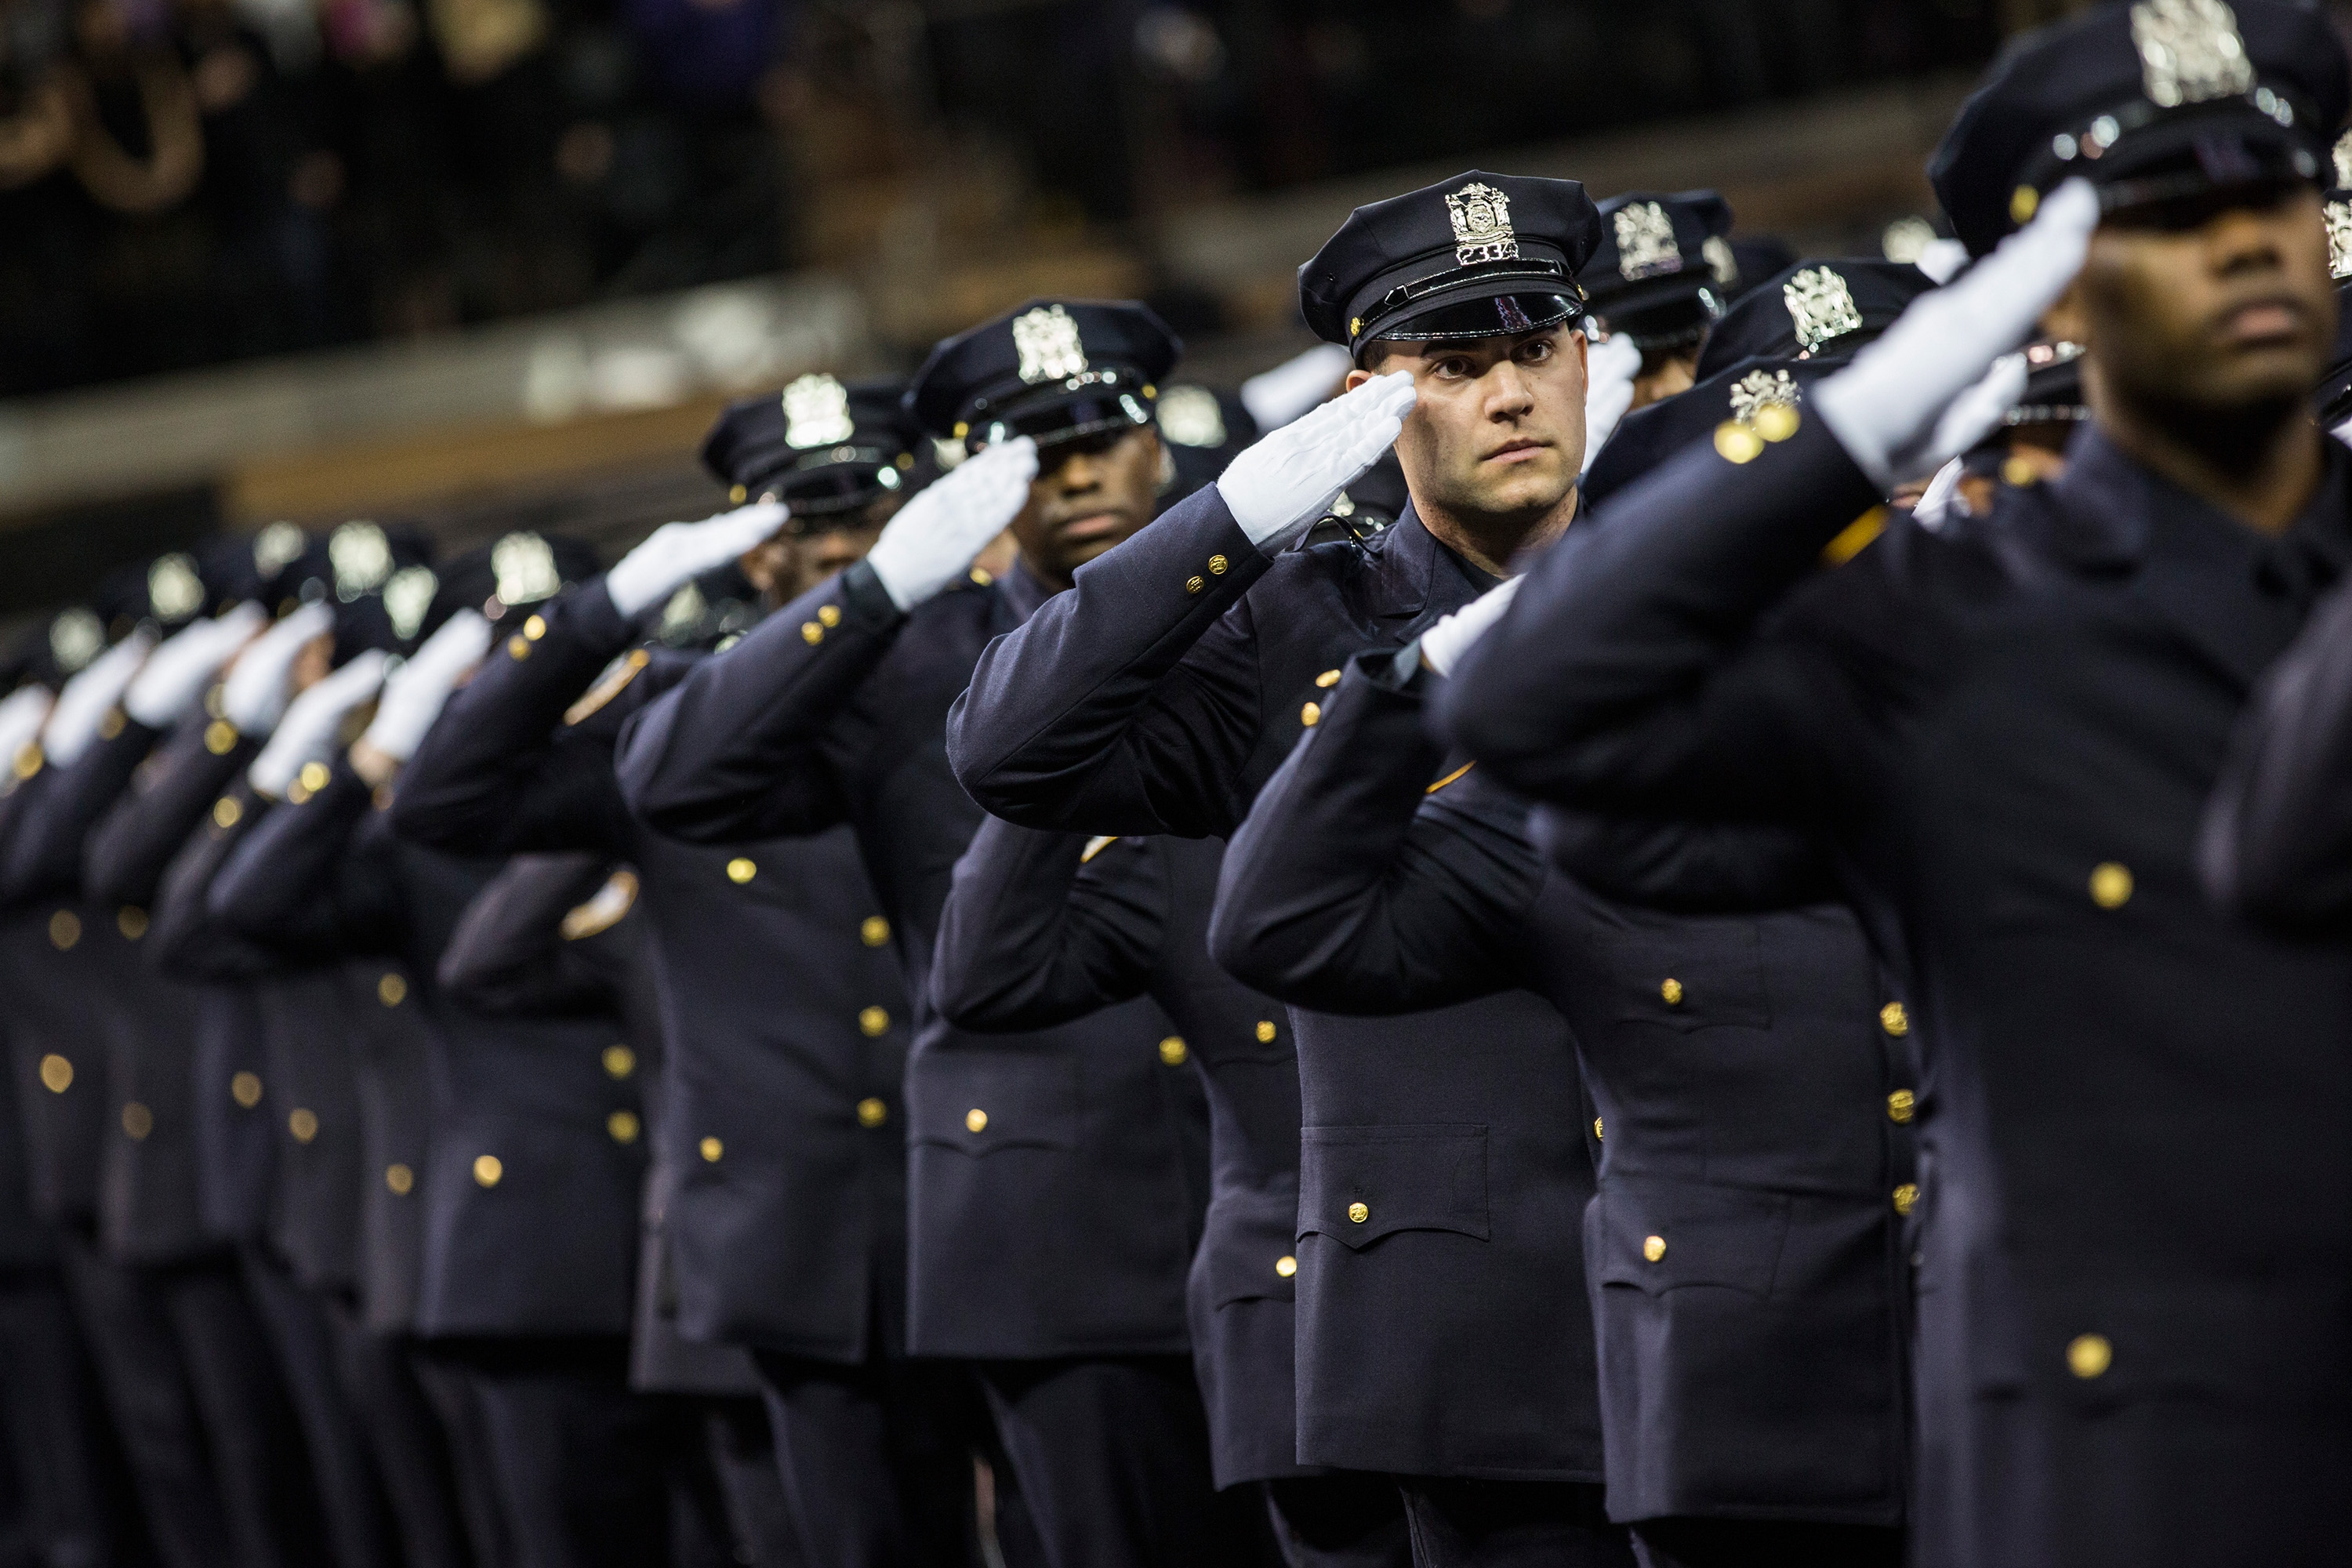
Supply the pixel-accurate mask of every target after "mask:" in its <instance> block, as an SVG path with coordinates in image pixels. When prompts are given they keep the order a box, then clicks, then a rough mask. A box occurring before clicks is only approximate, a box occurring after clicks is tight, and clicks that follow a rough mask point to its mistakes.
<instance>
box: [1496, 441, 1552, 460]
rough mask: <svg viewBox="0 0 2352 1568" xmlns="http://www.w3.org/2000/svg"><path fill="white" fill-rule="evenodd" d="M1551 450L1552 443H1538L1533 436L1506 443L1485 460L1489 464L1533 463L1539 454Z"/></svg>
mask: <svg viewBox="0 0 2352 1568" xmlns="http://www.w3.org/2000/svg"><path fill="white" fill-rule="evenodd" d="M1550 449H1551V443H1550V442H1549V441H1538V440H1537V439H1536V438H1535V437H1532V436H1520V437H1515V438H1514V439H1511V440H1508V441H1506V442H1504V443H1503V444H1502V445H1501V446H1499V447H1496V448H1495V449H1494V450H1493V451H1491V452H1489V453H1487V454H1486V458H1484V459H1483V460H1484V461H1486V462H1489V463H1524V462H1528V461H1531V460H1532V459H1533V458H1535V455H1536V454H1537V453H1538V452H1548V451H1549V450H1550Z"/></svg>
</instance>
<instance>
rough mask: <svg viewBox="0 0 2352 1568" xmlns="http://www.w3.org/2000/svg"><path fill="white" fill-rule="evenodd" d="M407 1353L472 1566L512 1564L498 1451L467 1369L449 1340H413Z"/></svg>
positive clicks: (500, 1567)
mask: <svg viewBox="0 0 2352 1568" xmlns="http://www.w3.org/2000/svg"><path fill="white" fill-rule="evenodd" d="M409 1353H410V1365H411V1366H412V1368H413V1369H414V1370H415V1373H416V1385H417V1386H418V1387H419V1388H421V1389H422V1390H424V1392H425V1402H426V1403H427V1404H428V1405H431V1406H432V1408H433V1415H434V1419H435V1421H436V1423H437V1424H438V1426H440V1429H441V1436H442V1438H443V1440H444V1441H446V1443H447V1444H448V1446H449V1459H450V1464H451V1468H454V1469H455V1470H456V1471H457V1513H458V1517H459V1518H460V1519H462V1520H464V1521H465V1523H466V1541H467V1545H468V1547H469V1548H470V1554H471V1555H472V1557H473V1560H474V1563H475V1568H514V1565H515V1561H516V1559H515V1544H514V1538H513V1532H512V1531H509V1529H508V1528H507V1516H506V1508H505V1506H504V1505H503V1504H502V1503H501V1502H500V1501H499V1488H498V1478H497V1474H496V1471H497V1468H498V1456H497V1454H496V1453H495V1452H494V1451H493V1449H492V1446H491V1442H490V1428H489V1421H488V1416H487V1415H485V1414H484V1413H483V1409H482V1398H481V1391H480V1390H479V1389H478V1387H477V1386H476V1385H475V1383H474V1378H473V1373H471V1371H470V1370H469V1369H468V1368H467V1365H466V1363H465V1361H464V1359H463V1358H462V1356H461V1354H460V1353H459V1348H458V1346H457V1344H456V1343H455V1342H442V1341H434V1340H418V1341H413V1342H411V1344H410V1352H409Z"/></svg>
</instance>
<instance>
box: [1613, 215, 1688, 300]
mask: <svg viewBox="0 0 2352 1568" xmlns="http://www.w3.org/2000/svg"><path fill="white" fill-rule="evenodd" d="M1612 216H1613V220H1614V222H1615V223H1616V226H1617V271H1618V273H1619V275H1620V276H1622V278H1624V279H1626V280H1627V281H1628V282H1631V281H1632V280H1633V279H1636V278H1654V277H1656V276H1657V275H1659V274H1660V273H1664V272H1680V271H1681V270H1682V269H1683V253H1682V250H1681V248H1680V247H1677V246H1676V245H1675V224H1674V220H1673V219H1672V218H1670V217H1668V216H1666V209H1665V208H1664V207H1663V206H1661V205H1658V204H1657V203H1656V202H1631V203H1628V204H1627V205H1624V206H1622V207H1619V208H1618V209H1617V211H1616V212H1615V214H1614V215H1612Z"/></svg>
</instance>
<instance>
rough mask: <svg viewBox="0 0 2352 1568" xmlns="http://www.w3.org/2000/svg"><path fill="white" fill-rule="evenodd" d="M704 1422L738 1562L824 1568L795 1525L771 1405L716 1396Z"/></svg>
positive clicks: (763, 1567) (782, 1567)
mask: <svg viewBox="0 0 2352 1568" xmlns="http://www.w3.org/2000/svg"><path fill="white" fill-rule="evenodd" d="M703 1421H704V1423H705V1426H706V1432H707V1437H708V1441H709V1447H710V1459H711V1464H712V1465H713V1467H714V1468H716V1469H717V1470H718V1472H719V1494H720V1496H721V1497H722V1498H723V1499H724V1500H725V1501H726V1506H727V1517H728V1521H729V1524H730V1527H731V1531H732V1533H733V1536H734V1539H735V1542H736V1553H737V1559H738V1561H749V1562H751V1563H758V1564H759V1565H760V1568H820V1564H818V1563H814V1562H812V1561H811V1560H810V1559H809V1558H808V1557H807V1556H806V1555H805V1554H804V1553H803V1552H802V1551H801V1541H800V1532H799V1531H796V1530H795V1529H793V1515H792V1510H791V1508H790V1506H789V1505H788V1504H787V1503H786V1501H785V1499H784V1482H783V1476H782V1473H781V1472H780V1471H779V1470H778V1469H777V1468H776V1442H775V1436H774V1435H773V1433H772V1431H771V1430H770V1427H769V1425H768V1409H767V1406H766V1405H763V1404H762V1403H761V1401H760V1399H759V1398H758V1397H757V1396H756V1395H751V1396H743V1397H736V1398H719V1399H712V1400H710V1401H709V1402H708V1409H707V1411H706V1413H705V1415H704V1416H703ZM747 1551H748V1552H749V1556H748V1558H747V1557H745V1555H744V1553H745V1552H747Z"/></svg>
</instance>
